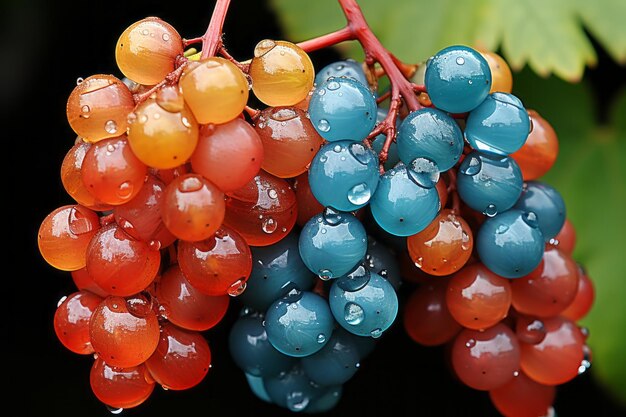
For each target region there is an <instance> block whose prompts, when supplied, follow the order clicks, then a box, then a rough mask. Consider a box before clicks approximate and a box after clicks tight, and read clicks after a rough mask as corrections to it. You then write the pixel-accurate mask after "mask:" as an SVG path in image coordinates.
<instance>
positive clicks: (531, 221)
mask: <svg viewBox="0 0 626 417" xmlns="http://www.w3.org/2000/svg"><path fill="white" fill-rule="evenodd" d="M522 219H524V222H525V223H526V224H527V225H529V226H530V227H532V228H534V229H537V228H538V227H539V223H538V221H537V215H536V214H535V213H534V212H532V211H529V212H527V213H524V214H522Z"/></svg>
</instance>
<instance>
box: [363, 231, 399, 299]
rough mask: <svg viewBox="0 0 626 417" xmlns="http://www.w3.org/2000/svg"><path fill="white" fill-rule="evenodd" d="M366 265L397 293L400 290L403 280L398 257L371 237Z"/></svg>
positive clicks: (368, 241) (368, 239)
mask: <svg viewBox="0 0 626 417" xmlns="http://www.w3.org/2000/svg"><path fill="white" fill-rule="evenodd" d="M404 248H406V242H405V243H404V246H403V248H402V249H404ZM364 265H365V267H366V268H367V269H369V270H370V271H372V272H376V273H377V274H378V275H380V276H382V277H383V278H385V279H386V280H387V281H389V282H390V283H391V285H393V288H395V289H396V291H397V290H398V289H399V288H400V285H401V283H402V278H401V277H400V267H399V266H398V260H397V258H396V255H395V254H394V253H393V251H392V250H391V249H389V248H388V247H386V246H385V245H383V244H382V243H380V242H379V241H377V240H376V239H374V238H373V237H371V236H368V238H367V254H366V255H365V263H364ZM382 272H384V274H383V273H382Z"/></svg>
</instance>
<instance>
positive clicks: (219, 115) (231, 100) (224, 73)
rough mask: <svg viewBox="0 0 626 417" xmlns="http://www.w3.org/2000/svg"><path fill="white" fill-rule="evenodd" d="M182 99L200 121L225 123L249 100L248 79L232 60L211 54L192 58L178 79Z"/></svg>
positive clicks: (240, 110) (241, 109) (237, 114)
mask: <svg viewBox="0 0 626 417" xmlns="http://www.w3.org/2000/svg"><path fill="white" fill-rule="evenodd" d="M179 85H180V90H181V91H182V94H183V97H184V98H185V102H186V103H187V105H188V106H189V108H190V109H191V111H192V112H193V115H194V116H195V118H196V120H198V122H199V123H202V124H207V123H226V122H229V121H231V120H233V119H235V118H236V117H237V116H239V114H241V112H242V111H243V109H244V107H245V106H246V103H247V102H248V90H249V85H248V80H246V77H245V76H244V75H243V73H242V72H241V70H240V69H239V68H237V66H236V65H235V64H233V63H232V62H230V61H228V60H226V59H224V58H220V57H210V58H206V59H203V60H201V61H197V62H191V63H189V64H188V65H187V67H186V68H185V70H184V71H183V75H182V76H181V77H180V80H179Z"/></svg>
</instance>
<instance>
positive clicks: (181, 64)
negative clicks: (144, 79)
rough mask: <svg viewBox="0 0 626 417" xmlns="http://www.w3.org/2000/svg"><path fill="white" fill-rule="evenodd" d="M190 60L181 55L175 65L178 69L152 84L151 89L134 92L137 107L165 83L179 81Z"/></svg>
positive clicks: (170, 83) (171, 83)
mask: <svg viewBox="0 0 626 417" xmlns="http://www.w3.org/2000/svg"><path fill="white" fill-rule="evenodd" d="M188 62H189V60H188V59H187V58H185V57H184V56H182V55H180V56H178V57H177V59H176V63H175V67H176V69H175V70H174V71H172V72H170V73H169V74H167V75H166V76H165V78H164V79H163V80H162V81H161V82H159V83H158V84H155V85H154V86H152V87H151V88H150V89H149V90H146V91H144V92H143V93H139V94H133V100H134V101H135V107H137V106H138V105H139V104H140V103H143V102H144V101H146V100H147V99H148V97H150V96H151V95H152V94H154V93H156V92H157V90H158V89H159V88H161V87H163V86H165V85H168V84H169V85H173V84H176V83H178V80H179V79H180V76H181V75H182V74H183V70H184V69H185V66H186V65H187V63H188Z"/></svg>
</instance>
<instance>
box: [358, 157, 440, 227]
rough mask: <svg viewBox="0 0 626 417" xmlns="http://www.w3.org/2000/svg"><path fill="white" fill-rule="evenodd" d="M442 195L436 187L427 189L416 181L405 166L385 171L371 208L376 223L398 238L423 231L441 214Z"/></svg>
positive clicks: (400, 165)
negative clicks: (440, 200)
mask: <svg viewBox="0 0 626 417" xmlns="http://www.w3.org/2000/svg"><path fill="white" fill-rule="evenodd" d="M439 208H440V202H439V196H438V194H437V191H436V189H435V188H424V187H422V186H420V185H418V184H417V183H416V182H414V181H413V179H412V177H411V176H410V175H409V173H408V169H407V167H406V166H404V165H403V164H398V165H397V166H396V167H395V168H393V169H391V170H389V171H387V172H385V174H384V175H382V176H381V177H380V182H379V183H378V187H377V189H376V192H375V193H374V196H373V197H372V199H371V200H370V209H371V211H372V215H373V216H374V219H375V220H376V223H378V225H379V226H380V227H381V228H382V229H384V230H385V231H386V232H388V233H391V234H392V235H396V236H410V235H414V234H416V233H419V232H421V231H422V230H424V229H425V228H426V226H428V225H429V224H430V222H432V221H433V220H434V219H435V217H436V216H437V213H438V212H439Z"/></svg>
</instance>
